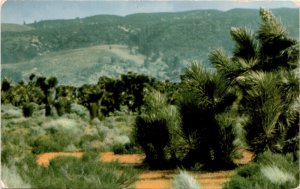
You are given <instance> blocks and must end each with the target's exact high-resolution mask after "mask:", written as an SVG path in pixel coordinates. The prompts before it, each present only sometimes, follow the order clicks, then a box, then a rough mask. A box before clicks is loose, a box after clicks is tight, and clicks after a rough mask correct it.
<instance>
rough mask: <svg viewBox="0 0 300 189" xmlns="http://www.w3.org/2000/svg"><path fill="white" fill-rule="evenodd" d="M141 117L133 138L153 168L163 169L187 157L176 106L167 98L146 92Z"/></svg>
mask: <svg viewBox="0 0 300 189" xmlns="http://www.w3.org/2000/svg"><path fill="white" fill-rule="evenodd" d="M144 101H145V104H144V106H143V107H142V114H141V115H139V116H137V118H136V120H135V131H134V137H135V141H136V143H137V144H139V145H140V146H141V147H142V148H143V150H144V152H145V155H146V161H147V162H148V163H149V165H150V166H153V167H160V166H162V167H164V166H167V165H168V163H167V162H169V163H175V161H178V160H180V159H181V158H182V157H184V156H185V154H184V153H185V151H183V150H182V148H183V147H184V146H185V142H186V141H185V140H184V139H183V138H182V137H181V130H180V127H179V124H180V119H179V118H180V117H179V114H178V110H177V108H176V107H175V106H173V105H169V104H168V103H167V99H166V97H165V95H164V94H161V93H160V92H158V91H155V90H149V91H146V94H145V99H144Z"/></svg>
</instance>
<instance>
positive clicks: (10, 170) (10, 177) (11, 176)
mask: <svg viewBox="0 0 300 189" xmlns="http://www.w3.org/2000/svg"><path fill="white" fill-rule="evenodd" d="M1 180H2V181H3V183H5V186H6V187H8V188H31V185H30V184H29V183H27V182H25V181H24V180H23V179H22V177H21V176H20V175H19V173H18V171H17V169H16V167H15V166H11V167H8V166H7V165H2V166H1Z"/></svg>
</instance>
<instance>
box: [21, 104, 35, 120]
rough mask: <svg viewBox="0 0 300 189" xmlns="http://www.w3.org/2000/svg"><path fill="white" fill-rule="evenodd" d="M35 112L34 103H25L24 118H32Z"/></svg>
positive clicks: (23, 108)
mask: <svg viewBox="0 0 300 189" xmlns="http://www.w3.org/2000/svg"><path fill="white" fill-rule="evenodd" d="M34 110H35V105H34V104H32V103H25V104H23V107H22V111H23V115H24V117H31V116H32V114H33V112H34Z"/></svg>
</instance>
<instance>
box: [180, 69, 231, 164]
mask: <svg viewBox="0 0 300 189" xmlns="http://www.w3.org/2000/svg"><path fill="white" fill-rule="evenodd" d="M181 85H182V86H181V88H180V94H181V96H180V98H179V100H178V106H179V111H180V114H181V130H182V133H183V136H184V138H185V139H187V140H188V143H187V144H188V146H187V150H188V154H187V156H186V157H185V159H184V162H183V163H184V164H185V166H188V167H193V166H194V164H196V163H200V164H202V165H203V168H204V169H230V168H233V167H234V164H233V162H232V158H231V154H232V152H233V150H234V147H235V146H234V143H233V142H234V140H235V132H234V127H235V122H234V118H235V114H234V113H233V111H232V110H231V109H232V104H233V102H234V101H235V100H236V95H235V94H234V93H233V92H232V89H231V88H230V86H229V85H228V83H227V82H226V81H224V79H223V78H222V77H221V75H218V74H217V73H214V72H210V71H208V70H205V69H204V68H202V66H201V65H200V64H196V63H193V64H191V65H190V66H189V67H188V68H187V69H186V71H185V73H184V74H183V75H182V83H181Z"/></svg>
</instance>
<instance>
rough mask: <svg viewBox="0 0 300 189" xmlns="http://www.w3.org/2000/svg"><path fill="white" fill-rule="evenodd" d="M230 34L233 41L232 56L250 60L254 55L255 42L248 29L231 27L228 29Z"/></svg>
mask: <svg viewBox="0 0 300 189" xmlns="http://www.w3.org/2000/svg"><path fill="white" fill-rule="evenodd" d="M230 34H231V37H232V38H233V40H234V41H235V48H234V51H233V55H234V57H237V58H243V59H246V60H250V59H253V58H254V57H255V56H256V54H257V44H256V42H255V39H254V35H253V33H252V32H251V31H250V30H247V29H246V28H235V27H233V28H231V30H230Z"/></svg>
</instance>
